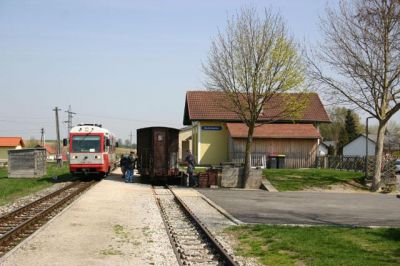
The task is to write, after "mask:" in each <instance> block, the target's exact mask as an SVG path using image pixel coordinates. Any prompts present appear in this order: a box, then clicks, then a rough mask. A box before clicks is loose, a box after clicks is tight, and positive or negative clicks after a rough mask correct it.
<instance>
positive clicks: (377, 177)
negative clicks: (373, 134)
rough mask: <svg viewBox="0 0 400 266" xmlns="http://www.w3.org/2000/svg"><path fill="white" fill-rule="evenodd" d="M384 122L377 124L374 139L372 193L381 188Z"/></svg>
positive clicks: (385, 124)
mask: <svg viewBox="0 0 400 266" xmlns="http://www.w3.org/2000/svg"><path fill="white" fill-rule="evenodd" d="M386 126H387V123H386V122H382V121H380V122H379V127H378V136H377V139H376V147H375V158H376V160H375V168H374V177H373V178H372V187H371V190H372V191H378V190H379V189H380V188H381V169H382V159H383V146H384V138H385V131H386Z"/></svg>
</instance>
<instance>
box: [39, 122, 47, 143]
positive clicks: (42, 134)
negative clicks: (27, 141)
mask: <svg viewBox="0 0 400 266" xmlns="http://www.w3.org/2000/svg"><path fill="white" fill-rule="evenodd" d="M45 144H46V139H45V136H44V128H43V127H42V128H41V129H40V145H42V147H44V145H45Z"/></svg>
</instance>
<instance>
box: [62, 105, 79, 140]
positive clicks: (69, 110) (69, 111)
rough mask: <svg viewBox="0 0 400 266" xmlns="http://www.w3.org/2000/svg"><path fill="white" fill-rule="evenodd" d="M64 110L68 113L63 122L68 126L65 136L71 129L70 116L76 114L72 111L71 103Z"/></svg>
mask: <svg viewBox="0 0 400 266" xmlns="http://www.w3.org/2000/svg"><path fill="white" fill-rule="evenodd" d="M65 112H66V113H67V114H68V120H67V121H64V123H67V126H68V134H67V136H68V135H69V132H70V131H71V129H72V117H73V115H76V113H74V112H72V110H71V105H69V106H68V110H67V111H65Z"/></svg>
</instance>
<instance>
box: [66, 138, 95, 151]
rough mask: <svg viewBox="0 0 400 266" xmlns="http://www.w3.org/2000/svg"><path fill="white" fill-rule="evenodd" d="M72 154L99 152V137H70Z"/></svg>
mask: <svg viewBox="0 0 400 266" xmlns="http://www.w3.org/2000/svg"><path fill="white" fill-rule="evenodd" d="M72 152H100V136H74V137H72Z"/></svg>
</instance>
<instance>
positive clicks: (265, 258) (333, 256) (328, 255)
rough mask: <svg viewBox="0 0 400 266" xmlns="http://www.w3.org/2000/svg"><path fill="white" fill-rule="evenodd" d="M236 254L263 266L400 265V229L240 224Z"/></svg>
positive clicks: (233, 230) (235, 233) (236, 230)
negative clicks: (253, 258)
mask: <svg viewBox="0 0 400 266" xmlns="http://www.w3.org/2000/svg"><path fill="white" fill-rule="evenodd" d="M226 231H227V232H228V233H229V234H232V235H233V236H234V237H235V238H236V239H237V240H238V245H237V246H236V248H235V252H236V254H238V255H240V256H245V257H255V258H257V259H258V261H259V262H261V263H262V264H263V265H304V264H305V265H324V266H327V265H332V266H333V265H335V266H336V265H349V266H351V265H354V266H355V265H363V266H365V265H400V228H379V229H376V228H375V229H370V228H343V227H288V226H273V225H255V226H239V227H233V228H229V229H227V230H226Z"/></svg>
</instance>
